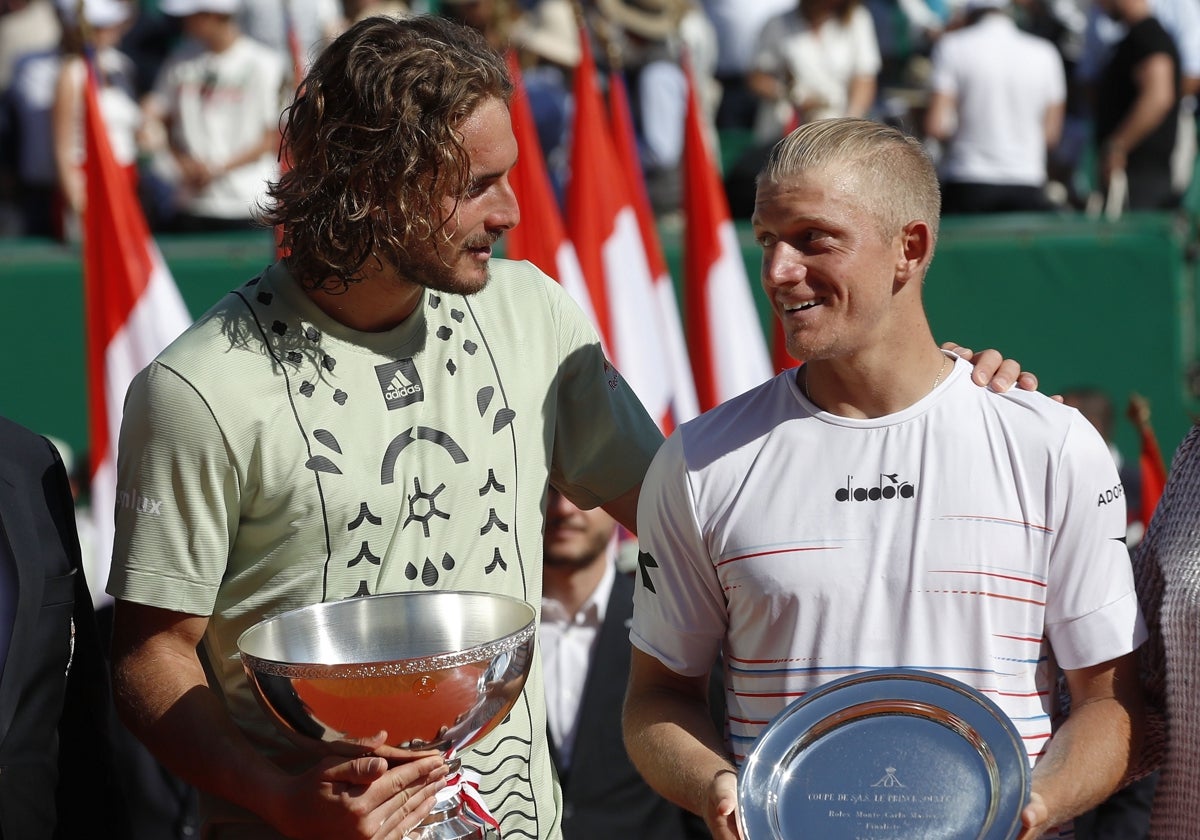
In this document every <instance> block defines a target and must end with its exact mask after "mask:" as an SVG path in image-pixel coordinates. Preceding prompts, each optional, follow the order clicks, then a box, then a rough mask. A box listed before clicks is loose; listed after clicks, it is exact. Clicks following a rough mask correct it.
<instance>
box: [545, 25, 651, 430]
mask: <svg viewBox="0 0 1200 840" xmlns="http://www.w3.org/2000/svg"><path fill="white" fill-rule="evenodd" d="M580 40H581V44H582V47H583V49H582V56H581V59H580V62H579V66H578V67H577V68H576V69H575V83H574V93H575V116H574V120H573V123H572V139H571V180H570V182H569V184H568V185H567V230H568V232H569V233H570V236H571V240H572V241H573V242H574V243H575V251H576V254H577V255H578V256H579V265H580V267H581V268H582V269H583V277H584V280H585V281H586V283H587V287H588V291H589V292H590V293H591V298H592V304H593V306H594V307H595V311H596V321H597V323H598V324H599V326H600V332H601V334H602V335H603V336H604V338H605V343H606V346H607V348H608V350H609V352H610V353H611V355H612V359H613V361H614V362H615V363H616V366H617V368H618V369H620V371H621V375H622V376H624V377H625V379H626V381H627V382H628V383H629V386H630V387H631V388H632V389H633V392H634V393H635V394H637V396H638V398H639V399H640V400H641V401H642V405H644V406H645V407H646V410H647V411H648V412H649V413H650V416H651V417H653V418H654V420H655V421H656V422H657V423H658V424H659V426H660V427H661V428H663V429H667V428H670V427H671V426H672V420H671V417H672V404H671V396H672V389H671V362H670V356H669V354H668V353H667V350H666V347H665V342H664V340H663V333H662V318H661V314H660V309H659V305H658V300H657V292H656V289H655V285H654V278H653V276H652V275H651V273H650V265H649V263H648V262H647V259H646V248H645V245H644V244H643V243H642V234H641V229H640V227H639V225H638V218H637V212H636V211H635V210H634V202H633V198H632V197H631V196H630V194H629V186H628V182H627V181H626V179H625V177H624V175H623V169H622V166H621V160H620V158H619V157H618V156H617V151H616V148H615V145H614V143H613V138H612V133H611V131H610V130H609V126H608V120H607V119H606V118H605V114H604V102H603V99H602V97H601V95H600V88H599V84H598V82H597V79H596V65H595V61H594V60H593V58H592V52H591V46H590V44H589V43H588V39H587V37H586V35H583V34H581V39H580Z"/></svg>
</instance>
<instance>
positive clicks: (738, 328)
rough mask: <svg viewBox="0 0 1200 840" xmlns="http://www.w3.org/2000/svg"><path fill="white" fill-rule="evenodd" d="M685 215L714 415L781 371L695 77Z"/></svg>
mask: <svg viewBox="0 0 1200 840" xmlns="http://www.w3.org/2000/svg"><path fill="white" fill-rule="evenodd" d="M683 212H684V219H685V222H684V225H685V228H684V230H685V233H684V251H683V264H684V293H683V297H684V322H685V325H686V326H685V328H686V330H687V339H688V349H689V351H690V355H691V359H692V370H693V372H694V373H695V376H696V394H697V396H698V397H699V399H700V410H701V411H707V410H708V409H710V408H712V407H713V406H716V405H719V404H721V403H723V402H724V401H725V400H728V399H730V398H731V397H736V396H737V395H738V394H741V393H743V392H744V391H747V390H749V389H750V388H753V387H754V386H755V385H758V384H760V383H762V382H765V381H766V380H767V379H769V378H770V377H771V376H772V374H773V370H772V364H771V357H770V355H769V354H768V352H767V341H766V337H765V336H764V334H763V327H762V322H761V321H760V320H759V317H758V311H757V309H756V308H755V303H754V294H753V291H752V290H751V288H750V278H749V275H748V274H747V272H746V264H745V263H744V262H743V261H742V249H741V246H740V244H739V243H738V239H737V232H736V231H735V230H734V227H733V218H732V215H731V214H730V212H729V199H728V198H727V197H726V195H725V188H724V186H723V185H722V184H721V178H720V176H719V175H718V174H717V168H716V166H715V165H714V163H713V158H712V154H711V152H710V150H709V148H708V141H707V140H706V139H705V132H704V126H703V121H702V119H701V117H700V108H699V104H698V100H697V97H696V85H695V83H694V81H693V79H692V76H691V73H690V72H689V73H688V107H687V126H686V128H685V131H684V141H683Z"/></svg>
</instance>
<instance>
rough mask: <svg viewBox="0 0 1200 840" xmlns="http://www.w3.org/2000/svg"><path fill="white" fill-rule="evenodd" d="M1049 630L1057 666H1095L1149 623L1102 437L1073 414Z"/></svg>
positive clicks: (1059, 484)
mask: <svg viewBox="0 0 1200 840" xmlns="http://www.w3.org/2000/svg"><path fill="white" fill-rule="evenodd" d="M1054 498H1055V503H1054V507H1055V513H1056V523H1057V524H1056V528H1055V530H1056V533H1055V535H1054V548H1053V549H1052V552H1051V557H1050V576H1049V580H1048V581H1047V592H1048V593H1049V598H1050V600H1049V601H1048V603H1047V604H1046V632H1047V635H1048V636H1049V638H1050V644H1051V646H1052V647H1053V649H1054V654H1055V657H1056V658H1057V660H1058V663H1059V665H1061V666H1062V667H1063V668H1066V669H1074V668H1084V667H1088V666H1091V665H1098V664H1100V663H1101V662H1106V661H1108V660H1111V659H1115V658H1117V657H1118V656H1122V655H1124V654H1126V653H1129V652H1130V651H1133V650H1135V649H1136V648H1137V647H1138V646H1139V645H1140V644H1142V642H1144V641H1145V639H1146V627H1145V623H1144V621H1143V619H1142V614H1141V611H1140V609H1139V608H1138V602H1137V595H1136V594H1135V592H1134V586H1133V568H1132V564H1131V562H1130V557H1129V551H1128V549H1127V548H1126V547H1125V527H1126V516H1125V497H1124V488H1123V487H1122V486H1121V481H1120V478H1119V477H1118V476H1117V470H1116V466H1115V465H1114V463H1113V460H1112V456H1111V454H1109V452H1108V448H1107V446H1106V445H1105V443H1104V441H1103V440H1102V439H1101V437H1100V435H1099V434H1098V433H1097V432H1096V431H1095V429H1093V428H1092V426H1091V425H1090V424H1089V423H1088V422H1087V421H1086V420H1085V419H1084V418H1083V417H1082V415H1078V414H1076V415H1075V416H1074V417H1073V418H1072V423H1071V426H1070V429H1069V430H1068V432H1067V435H1066V438H1065V440H1064V443H1063V451H1062V453H1061V456H1060V464H1059V470H1058V473H1057V479H1056V483H1055V488H1054Z"/></svg>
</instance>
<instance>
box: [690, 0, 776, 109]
mask: <svg viewBox="0 0 1200 840" xmlns="http://www.w3.org/2000/svg"><path fill="white" fill-rule="evenodd" d="M794 5H795V0H756V2H753V3H747V2H745V0H703V8H704V12H705V14H707V16H708V19H709V21H711V23H712V27H713V29H714V31H715V32H716V33H717V64H716V70H715V73H714V75H715V77H716V81H717V82H718V84H719V85H720V89H721V102H720V105H719V107H718V109H717V114H716V125H717V129H718V130H726V129H738V130H746V131H749V130H750V129H751V128H753V127H754V120H755V116H756V114H757V113H758V97H757V96H755V95H754V93H753V92H752V91H751V90H750V88H749V86H748V85H747V83H746V80H747V75H748V74H749V72H750V69H751V68H752V67H753V66H754V55H755V50H756V49H757V47H758V38H759V35H760V34H761V33H762V29H763V26H764V25H765V24H766V22H767V21H768V20H770V19H771V18H773V17H775V16H776V15H777V14H779V13H781V12H785V11H787V10H789V9H791V8H792V7H793V6H794Z"/></svg>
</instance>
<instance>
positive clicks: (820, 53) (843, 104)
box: [748, 0, 882, 143]
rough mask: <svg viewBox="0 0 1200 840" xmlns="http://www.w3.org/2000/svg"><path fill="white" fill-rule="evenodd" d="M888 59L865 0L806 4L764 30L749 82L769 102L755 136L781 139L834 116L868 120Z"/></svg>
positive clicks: (761, 111)
mask: <svg viewBox="0 0 1200 840" xmlns="http://www.w3.org/2000/svg"><path fill="white" fill-rule="evenodd" d="M881 62H882V59H881V58H880V54H879V42H878V40H877V39H876V36H875V25H874V23H873V22H872V21H871V15H870V13H869V12H868V11H867V10H866V9H865V8H864V7H863V6H862V5H860V4H859V2H858V0H800V2H799V3H798V4H797V5H796V7H795V8H794V9H792V10H790V11H787V12H784V13H783V14H781V15H778V16H777V17H775V18H773V19H772V20H770V21H768V23H767V25H766V26H765V27H764V28H763V32H762V35H761V37H760V38H759V45H758V51H757V57H756V60H755V63H754V69H753V70H752V71H751V72H750V74H749V77H748V82H749V85H750V89H751V90H753V91H754V92H755V93H756V94H757V95H758V96H759V97H760V99H761V100H762V102H761V104H760V107H759V115H758V121H757V124H756V126H755V134H756V135H757V137H758V139H759V140H760V141H761V142H764V143H769V142H773V141H775V140H778V139H779V138H780V137H782V136H783V135H784V134H786V133H787V132H788V131H789V130H790V129H791V128H792V127H794V126H796V125H800V124H803V123H807V122H811V121H813V120H819V119H825V118H828V117H864V116H866V115H867V114H868V112H869V111H870V110H871V106H872V105H873V104H874V101H875V93H876V90H877V88H878V75H879V71H880V68H881Z"/></svg>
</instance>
